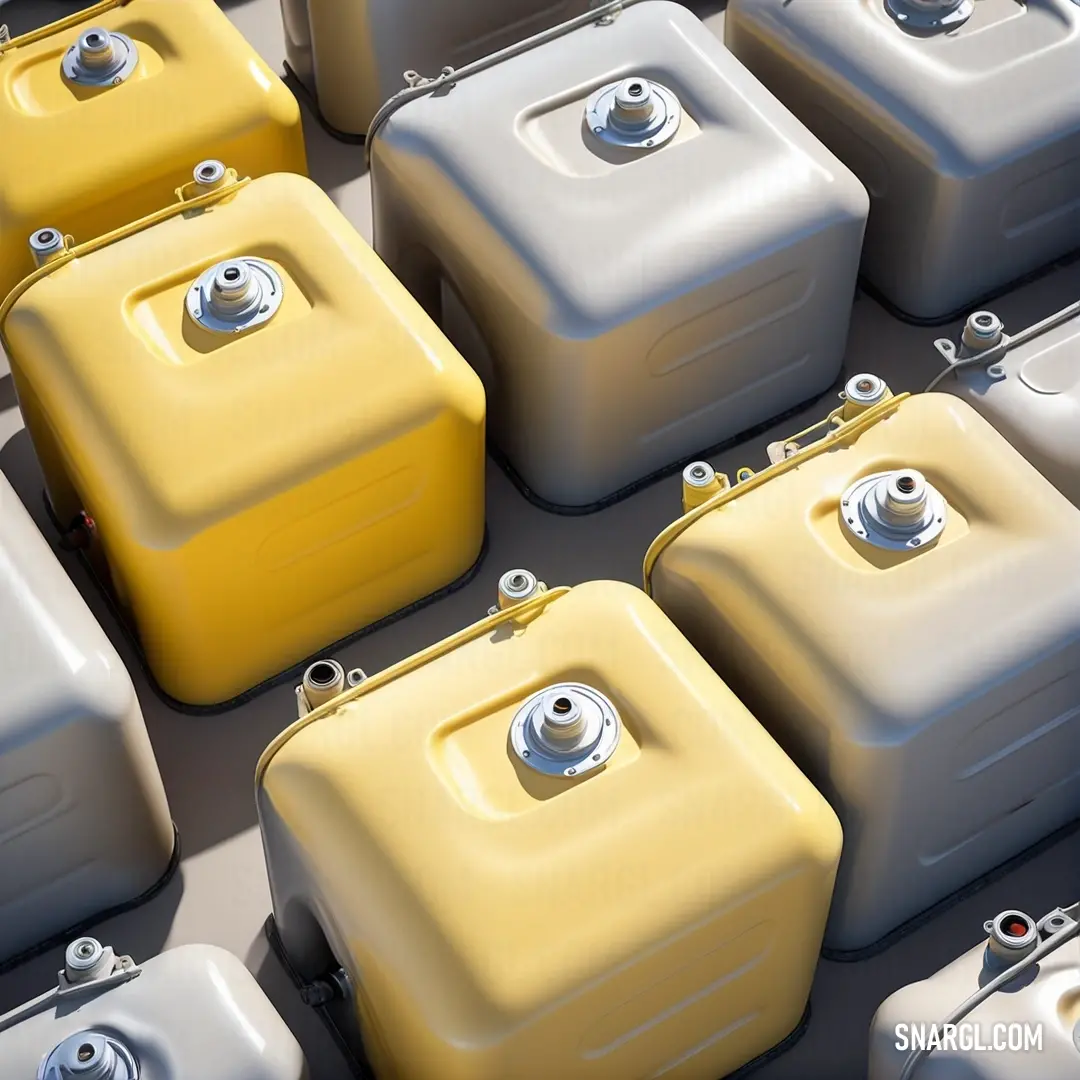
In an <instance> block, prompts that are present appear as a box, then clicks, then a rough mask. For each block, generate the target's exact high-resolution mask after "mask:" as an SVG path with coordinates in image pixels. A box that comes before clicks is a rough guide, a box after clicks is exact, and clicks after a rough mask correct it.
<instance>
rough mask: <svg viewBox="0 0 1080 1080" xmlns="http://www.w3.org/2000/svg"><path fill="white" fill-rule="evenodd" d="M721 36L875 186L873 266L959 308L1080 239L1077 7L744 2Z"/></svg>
mask: <svg viewBox="0 0 1080 1080" xmlns="http://www.w3.org/2000/svg"><path fill="white" fill-rule="evenodd" d="M725 19H726V21H725V23H724V28H725V29H724V40H725V43H726V44H727V45H728V47H729V48H730V49H731V50H732V51H733V52H734V53H735V55H736V56H738V57H739V59H740V60H742V62H743V63H744V64H746V66H747V67H749V68H750V70H751V71H753V72H754V74H755V75H757V76H758V78H760V79H761V81H762V82H763V83H765V85H766V86H767V87H769V89H770V90H772V92H773V93H774V94H776V96H777V97H778V98H779V99H780V100H781V101H782V102H784V104H785V105H787V106H788V107H789V108H790V109H791V110H792V112H794V113H795V115H796V116H798V117H799V118H800V119H801V120H802V121H803V122H804V123H805V124H806V125H807V127H809V128H810V130H811V131H813V132H814V133H815V134H816V135H818V136H819V137H820V138H821V139H822V140H823V141H824V142H825V144H826V145H827V146H828V147H829V149H830V150H832V151H833V152H834V153H835V154H836V155H837V157H839V158H840V159H841V160H842V161H843V162H844V163H845V164H846V165H848V166H849V167H850V168H851V169H853V170H854V171H855V173H856V174H857V175H858V177H859V179H860V180H862V182H863V183H864V184H865V185H866V187H867V189H868V190H869V192H870V199H871V210H870V221H869V224H868V225H867V229H866V249H865V252H864V255H863V271H864V273H865V274H866V275H867V277H868V279H869V280H870V282H871V283H872V284H873V285H875V286H876V287H877V288H878V289H879V290H880V291H881V293H883V294H884V296H885V297H886V298H887V299H888V300H889V301H891V302H892V303H893V304H894V305H896V306H897V307H898V308H900V309H901V310H902V311H903V312H905V313H906V314H908V315H909V316H915V317H918V318H920V319H936V318H941V317H944V316H947V315H948V314H950V313H953V312H957V311H961V310H963V309H965V308H967V309H970V306H971V305H972V304H974V303H977V302H978V301H979V300H981V299H982V298H983V297H985V296H986V295H987V294H989V293H991V292H995V291H998V290H1000V289H1002V288H1003V287H1004V286H1006V285H1007V284H1008V283H1010V282H1012V281H1013V280H1015V279H1016V278H1018V277H1020V276H1021V275H1024V274H1027V273H1028V272H1030V271H1032V270H1036V269H1038V268H1040V267H1042V266H1044V265H1045V264H1047V263H1050V262H1052V261H1053V260H1054V259H1056V258H1058V257H1059V256H1061V255H1063V254H1065V253H1067V252H1069V251H1071V250H1072V249H1074V248H1076V247H1078V246H1080V200H1077V197H1076V192H1077V188H1078V187H1080V95H1077V94H1076V93H1074V92H1073V88H1074V87H1075V85H1076V72H1077V71H1078V70H1080V4H1077V3H1076V0H1031V2H1028V3H1022V2H1020V0H874V2H870V0H827V2H826V0H732V2H731V3H730V4H729V6H728V8H727V13H726V16H725Z"/></svg>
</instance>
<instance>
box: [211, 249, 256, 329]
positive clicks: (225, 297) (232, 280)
mask: <svg viewBox="0 0 1080 1080" xmlns="http://www.w3.org/2000/svg"><path fill="white" fill-rule="evenodd" d="M258 301H259V285H258V282H257V281H256V280H255V277H254V275H253V274H252V273H251V271H250V270H249V269H248V266H247V263H245V262H243V261H242V260H240V259H236V260H234V261H233V262H227V263H222V264H221V265H220V266H218V267H217V269H216V270H215V272H214V278H213V282H212V283H211V286H210V309H211V310H212V311H213V312H214V314H215V315H217V316H219V317H221V318H223V319H229V318H235V317H236V316H237V315H242V314H243V313H244V312H246V311H247V310H248V308H250V307H251V306H252V304H253V303H258Z"/></svg>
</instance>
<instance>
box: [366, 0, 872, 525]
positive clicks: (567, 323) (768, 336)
mask: <svg viewBox="0 0 1080 1080" xmlns="http://www.w3.org/2000/svg"><path fill="white" fill-rule="evenodd" d="M631 75H640V76H642V77H643V78H647V79H649V80H652V81H654V82H656V83H659V84H661V85H662V86H664V87H666V88H667V89H668V90H670V91H672V92H673V93H674V94H675V95H676V96H677V97H678V99H679V101H680V102H681V106H682V119H681V121H680V123H679V127H678V131H677V133H676V134H675V136H674V137H673V138H671V139H670V140H669V141H667V142H666V143H665V144H664V145H661V146H654V147H653V148H652V149H649V148H647V147H643V148H640V149H638V150H636V151H628V150H623V149H619V148H615V147H612V146H610V145H608V144H607V143H605V142H604V141H602V140H601V139H599V138H597V137H596V136H595V135H594V134H593V132H592V131H590V130H589V129H588V127H587V126H583V125H584V120H585V112H586V104H587V102H588V100H589V98H590V97H591V95H592V94H593V93H594V92H595V91H597V90H600V89H601V88H603V87H604V86H605V85H607V84H610V83H612V82H617V81H618V80H620V79H622V78H627V77H629V76H631ZM372 185H373V196H374V208H375V214H374V229H375V233H374V236H375V248H376V250H377V251H378V252H379V254H380V255H381V256H382V257H383V258H384V259H385V260H386V262H387V264H388V265H389V266H390V268H391V269H392V270H393V271H394V273H395V274H397V275H398V277H399V278H400V279H401V280H402V281H403V282H404V283H405V284H406V285H407V286H408V288H409V289H410V291H412V292H413V294H414V295H415V296H416V297H417V298H418V299H420V301H421V302H422V303H423V304H424V306H425V308H426V309H427V310H428V311H429V312H432V313H433V314H434V315H436V316H437V317H441V319H442V325H443V327H444V329H446V331H447V333H448V334H449V335H450V337H451V338H452V340H454V341H455V343H456V344H458V346H459V347H460V348H461V350H462V352H463V354H464V355H465V357H466V359H468V360H469V361H470V363H472V364H473V366H474V367H476V368H477V370H479V371H480V372H481V374H482V375H483V378H484V380H485V385H486V387H487V389H488V396H489V400H490V403H491V410H490V415H491V425H492V434H493V437H494V440H495V442H496V443H497V444H498V446H499V447H500V448H501V449H502V451H503V452H504V453H505V454H506V456H507V457H508V459H509V460H510V463H511V464H512V465H513V466H514V468H515V469H516V471H517V472H518V473H519V474H520V476H521V477H522V479H523V480H524V481H525V483H526V484H527V485H528V486H529V487H530V488H531V489H532V490H533V491H534V492H535V493H536V494H537V495H539V496H541V497H542V498H544V499H547V500H549V501H550V502H553V503H558V504H564V505H574V506H583V505H587V504H589V503H591V502H593V501H595V500H598V499H600V498H602V497H604V496H607V495H610V494H612V493H613V492H615V491H616V490H617V489H619V488H621V487H623V486H625V485H627V484H630V483H633V482H634V481H636V480H639V479H641V478H643V477H644V476H646V475H647V474H649V473H650V472H652V471H654V470H656V469H659V468H662V467H664V466H667V465H669V464H672V463H673V462H675V461H676V460H677V459H679V458H680V457H685V456H686V455H689V454H692V453H694V452H696V451H698V450H700V449H701V448H703V447H706V446H711V445H714V444H716V443H718V442H721V441H722V440H724V439H727V438H730V437H732V436H734V435H737V434H739V433H741V432H743V431H745V430H747V429H748V428H750V427H752V426H754V425H755V424H757V423H760V422H762V421H765V420H768V419H770V418H771V417H773V416H775V415H778V414H779V413H781V412H783V411H785V410H786V409H788V408H791V407H792V406H794V405H797V404H799V403H800V402H803V401H805V400H807V399H808V398H810V397H812V396H813V395H814V394H816V393H819V392H820V391H822V390H824V389H825V388H826V387H827V386H828V385H829V384H830V383H831V382H832V381H833V379H834V378H835V377H836V375H837V373H838V371H839V368H840V362H841V358H842V356H843V352H844V346H845V342H846V337H847V328H848V321H849V318H850V313H851V306H852V299H853V296H854V288H855V276H856V271H857V268H858V261H859V250H860V244H861V241H862V235H863V227H864V224H865V221H866V214H867V208H868V201H867V196H866V193H865V192H864V191H863V189H862V187H861V185H860V184H859V183H858V182H857V181H856V180H855V178H854V177H853V176H852V175H851V173H849V172H848V170H847V169H846V168H845V167H844V166H843V165H841V164H840V162H839V161H837V160H836V158H834V157H833V156H832V155H831V154H830V153H829V152H828V151H827V150H825V148H824V147H823V146H822V145H821V144H820V143H819V142H818V141H817V140H816V139H815V138H814V137H813V136H812V135H810V134H809V132H807V131H806V129H805V128H803V127H802V125H801V124H799V123H798V122H797V121H796V120H794V118H793V117H792V116H791V115H790V113H788V112H787V110H786V109H783V108H781V107H780V106H779V104H778V103H777V102H776V100H775V99H774V98H773V97H772V95H771V94H769V93H767V92H766V91H765V90H764V89H763V88H762V86H761V85H760V83H758V81H757V80H756V79H754V78H753V77H752V76H751V75H750V74H749V73H748V72H747V71H746V70H745V69H744V68H743V67H742V65H741V64H739V63H738V62H737V61H736V60H735V59H734V58H733V57H732V56H731V55H730V53H728V52H727V50H726V49H725V48H724V47H723V45H721V44H720V42H719V41H717V40H716V38H715V37H714V36H713V34H712V33H711V32H710V31H709V30H708V29H707V28H706V27H705V26H704V25H703V24H702V23H701V22H700V20H699V19H698V18H697V17H696V16H694V15H693V14H692V13H691V12H689V11H688V10H686V9H685V8H683V7H680V6H679V5H677V4H672V3H667V2H663V0H649V2H646V3H641V4H638V5H636V6H634V7H631V8H628V9H627V10H626V11H624V12H623V13H622V14H621V15H619V16H618V18H616V19H615V20H614V22H613V23H612V24H611V25H609V26H596V25H590V26H586V27H584V28H582V29H578V30H576V31H574V32H573V33H571V34H568V35H567V36H565V37H563V38H560V39H558V40H556V41H553V42H550V43H548V44H545V45H543V46H540V47H538V48H536V49H534V50H532V51H531V52H528V53H526V54H523V55H521V56H517V57H515V58H513V59H511V60H506V61H504V62H502V63H500V64H498V65H497V66H495V67H493V68H490V69H488V70H486V71H483V72H481V73H479V74H477V75H475V76H471V77H469V78H466V79H464V80H462V81H461V82H460V83H458V84H457V85H455V87H454V89H453V90H452V91H451V92H449V93H439V94H435V95H432V96H428V97H423V98H420V99H417V100H414V101H410V102H409V103H408V104H406V105H405V106H403V107H402V108H401V109H400V110H399V111H397V112H396V113H394V114H393V115H392V116H391V117H390V119H389V120H388V121H387V122H386V124H385V126H384V127H383V128H382V129H381V133H380V134H379V135H378V136H377V137H376V139H375V141H374V145H373V147H372ZM435 207H437V208H438V210H437V212H435V211H434V210H433V208H435Z"/></svg>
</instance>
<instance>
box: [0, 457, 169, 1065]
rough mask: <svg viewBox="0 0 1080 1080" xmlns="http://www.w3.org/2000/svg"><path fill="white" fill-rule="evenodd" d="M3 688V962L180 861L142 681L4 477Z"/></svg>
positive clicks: (0, 497) (123, 898) (0, 523)
mask: <svg viewBox="0 0 1080 1080" xmlns="http://www.w3.org/2000/svg"><path fill="white" fill-rule="evenodd" d="M0 686H2V687H3V690H2V694H3V706H2V707H0V962H2V961H4V960H6V959H8V958H10V957H12V956H14V955H16V954H17V953H20V952H22V951H23V950H24V949H28V948H31V947H32V946H34V945H37V944H38V943H40V942H43V941H46V940H48V939H49V938H51V937H53V936H54V935H56V934H59V933H61V932H63V931H64V930H66V929H67V928H68V927H70V926H73V925H75V924H77V923H80V922H82V921H83V920H85V919H88V918H90V917H91V916H93V915H96V914H97V913H98V912H101V911H105V910H106V909H108V908H112V907H116V906H117V905H119V904H123V903H126V902H127V901H129V900H134V899H135V898H136V897H138V896H140V895H141V894H142V893H144V892H146V891H147V890H148V889H150V888H151V887H152V886H153V885H155V884H156V883H157V882H158V881H159V880H160V879H161V878H162V877H163V876H164V874H165V871H166V869H167V868H168V866H169V862H170V860H171V858H172V853H173V828H172V821H171V818H170V815H169V807H168V804H167V802H166V800H165V790H164V788H163V787H162V783H161V777H160V775H159V774H158V768H157V762H156V761H155V760H154V751H153V749H152V747H151V746H150V739H149V738H148V736H147V734H146V727H145V725H144V723H143V718H142V713H141V711H140V709H139V702H138V700H137V699H136V697H135V689H134V687H133V686H132V685H131V679H130V677H129V676H128V673H127V671H126V670H125V669H124V665H123V663H122V662H121V660H120V657H119V656H118V655H117V653H116V650H115V649H114V648H113V647H112V645H111V644H110V643H109V639H108V638H107V637H106V636H105V633H104V631H103V630H102V629H101V627H100V626H99V625H98V624H97V621H96V620H95V619H94V616H93V615H92V614H91V613H90V610H89V608H87V606H86V603H85V601H84V600H83V598H82V597H81V596H80V595H79V593H78V590H77V589H76V588H75V586H74V585H73V584H72V583H71V581H70V579H69V578H68V576H67V574H65V573H64V569H63V567H62V566H61V565H60V564H59V563H58V562H57V560H56V557H55V556H54V554H53V553H52V551H51V550H50V549H49V545H48V544H47V543H46V542H45V540H44V538H43V537H42V535H41V533H40V532H38V529H37V526H36V525H35V524H34V522H33V520H32V519H31V518H30V515H29V514H28V513H27V512H26V508H25V507H24V506H23V505H22V503H21V502H20V501H19V498H18V496H17V495H16V494H15V492H14V490H13V489H12V487H11V485H10V484H9V483H8V482H7V480H6V479H5V478H4V477H3V476H0ZM0 1061H3V1062H5V1064H6V1061H7V1059H6V1058H5V1057H4V1055H3V1053H2V1052H0Z"/></svg>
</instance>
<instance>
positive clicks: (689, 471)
mask: <svg viewBox="0 0 1080 1080" xmlns="http://www.w3.org/2000/svg"><path fill="white" fill-rule="evenodd" d="M682 478H683V483H684V484H686V485H687V487H692V488H706V487H708V486H709V485H710V484H711V483H712V482H713V481H714V480H715V479H716V470H715V469H714V468H713V467H712V466H711V465H710V464H709V463H708V462H707V461H692V462H690V464H689V465H687V466H686V468H685V469H683V474H682Z"/></svg>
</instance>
